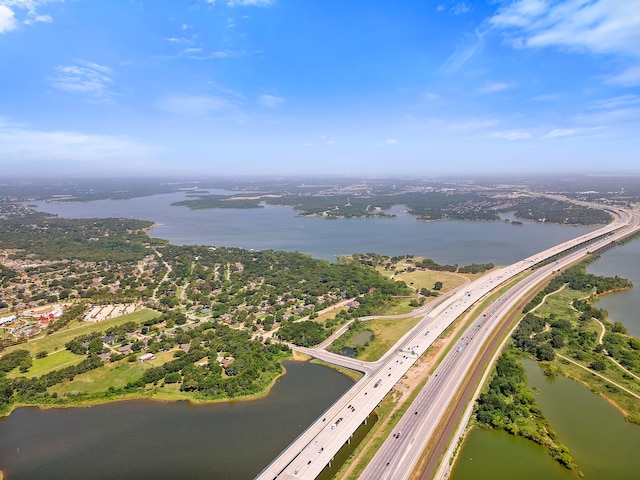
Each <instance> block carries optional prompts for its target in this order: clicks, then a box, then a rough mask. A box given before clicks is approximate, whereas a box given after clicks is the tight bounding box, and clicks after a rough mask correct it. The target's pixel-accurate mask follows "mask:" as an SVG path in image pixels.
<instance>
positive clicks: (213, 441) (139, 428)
mask: <svg viewBox="0 0 640 480" xmlns="http://www.w3.org/2000/svg"><path fill="white" fill-rule="evenodd" d="M285 367H286V369H287V374H286V375H285V376H284V377H281V378H280V379H279V380H278V382H277V383H276V385H275V386H274V388H273V389H272V391H271V393H270V394H269V396H268V397H266V398H263V399H260V400H254V401H250V402H227V403H219V404H213V405H190V404H189V403H187V402H174V403H159V402H151V401H126V402H117V403H112V404H108V405H100V406H96V407H90V408H67V409H52V410H39V409H37V408H20V409H18V410H16V411H14V412H13V413H12V414H11V415H9V416H8V417H4V418H0V469H1V470H2V471H3V472H4V473H5V479H6V480H33V479H39V480H45V479H47V480H58V479H59V480H63V479H64V480H73V479H79V480H80V479H83V480H84V479H87V478H90V479H95V480H101V479H105V480H107V479H114V478H122V479H127V478H130V479H136V480H139V479H140V480H144V479H153V480H158V479H189V480H191V479H195V480H197V479H203V480H204V479H207V480H212V479H213V480H216V479H220V480H236V479H237V480H246V479H250V478H253V477H255V476H256V475H257V474H258V472H260V470H262V469H263V468H264V467H265V466H266V465H267V464H268V463H269V462H270V461H271V460H272V459H273V458H274V457H275V456H276V455H277V454H278V453H280V451H282V450H283V449H284V448H285V447H286V446H287V445H288V444H289V443H290V442H291V441H292V440H293V439H294V438H295V437H296V436H297V435H299V434H300V433H301V432H302V431H303V430H304V429H305V428H306V427H307V426H308V425H309V424H310V423H311V422H312V421H313V420H315V419H316V418H317V417H318V416H319V415H320V414H321V413H322V412H323V411H324V410H326V409H327V408H328V407H329V406H330V405H331V404H332V403H333V402H334V401H335V400H336V399H337V398H338V397H340V396H341V395H342V394H343V393H344V392H345V391H346V390H347V388H349V387H350V386H351V385H352V384H353V382H352V381H351V380H350V379H349V378H348V377H346V376H345V375H343V374H341V373H338V372H336V371H335V370H332V369H330V368H327V367H324V366H321V365H316V364H310V363H299V362H286V363H285Z"/></svg>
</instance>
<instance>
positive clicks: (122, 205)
mask: <svg viewBox="0 0 640 480" xmlns="http://www.w3.org/2000/svg"><path fill="white" fill-rule="evenodd" d="M212 193H228V192H223V191H219V192H214V191H212ZM185 198H186V197H185V194H184V193H183V192H179V193H171V194H163V195H154V196H150V197H141V198H134V199H130V200H100V201H93V202H86V203H68V204H64V203H46V202H37V203H35V204H36V205H38V207H39V210H41V211H46V212H50V213H55V214H58V215H60V216H62V217H67V218H91V217H102V218H104V217H124V218H138V219H141V220H150V221H153V222H154V223H156V224H157V225H158V226H157V227H155V228H153V229H152V230H151V231H150V232H149V234H150V235H151V236H153V237H157V238H163V239H166V240H169V241H170V242H171V243H173V244H175V245H211V246H225V247H242V248H248V249H254V250H267V249H271V250H284V251H299V252H302V253H308V254H311V255H312V256H313V257H315V258H319V259H326V260H329V261H335V260H336V258H337V257H338V256H340V255H348V254H352V253H367V252H375V253H380V254H383V255H405V254H413V255H421V256H425V257H428V258H431V259H433V260H434V261H436V262H439V263H442V264H445V263H448V264H456V263H457V264H459V265H468V264H470V263H474V262H475V263H489V262H491V263H494V264H496V265H507V264H510V263H513V262H515V261H517V260H521V259H523V258H525V257H528V256H529V255H533V254H534V253H536V252H538V251H541V250H544V249H545V248H547V247H550V246H552V245H555V244H558V243H561V242H563V241H565V240H569V239H570V238H573V237H577V236H579V235H581V234H583V233H586V232H589V231H592V230H594V229H595V228H597V227H566V226H560V225H553V224H541V223H536V222H524V224H523V225H512V224H511V223H508V222H500V221H496V222H481V221H478V222H470V221H454V220H449V221H439V222H419V221H417V220H416V217H414V216H413V215H409V214H407V213H404V211H403V207H401V206H396V207H394V208H393V209H391V210H389V211H387V213H393V214H396V215H397V216H396V218H351V219H338V220H327V219H323V218H319V217H300V216H298V215H297V212H296V211H294V210H293V209H292V208H289V207H279V206H269V205H266V206H265V208H255V209H245V210H241V209H204V210H189V209H187V208H186V207H172V206H170V205H171V203H172V202H175V201H179V200H184V199H185ZM506 217H507V218H508V219H511V217H510V216H506Z"/></svg>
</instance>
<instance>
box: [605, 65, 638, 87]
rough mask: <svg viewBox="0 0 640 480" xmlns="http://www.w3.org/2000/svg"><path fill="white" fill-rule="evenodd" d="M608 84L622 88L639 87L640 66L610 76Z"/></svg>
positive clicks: (607, 79)
mask: <svg viewBox="0 0 640 480" xmlns="http://www.w3.org/2000/svg"><path fill="white" fill-rule="evenodd" d="M605 82H606V83H609V84H612V85H619V86H621V87H637V86H638V85H640V65H635V66H633V67H630V68H628V69H626V70H624V71H622V72H620V73H616V74H614V75H611V76H609V77H608V78H606V79H605Z"/></svg>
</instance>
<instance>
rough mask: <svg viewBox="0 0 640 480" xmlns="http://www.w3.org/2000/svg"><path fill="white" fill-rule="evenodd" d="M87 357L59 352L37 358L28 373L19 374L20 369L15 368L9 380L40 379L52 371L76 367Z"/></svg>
mask: <svg viewBox="0 0 640 480" xmlns="http://www.w3.org/2000/svg"><path fill="white" fill-rule="evenodd" d="M85 358H86V357H84V356H82V355H76V354H75V353H71V352H70V351H69V350H59V351H57V352H54V353H52V354H51V355H49V356H46V357H44V358H36V359H34V360H33V365H31V368H30V369H29V370H27V373H19V372H18V368H15V369H14V370H13V371H11V372H10V373H9V374H8V375H7V376H8V377H9V378H15V377H22V376H26V377H39V376H41V375H44V374H45V373H49V372H50V371H52V370H56V369H58V368H64V367H69V366H71V365H76V364H78V363H80V362H81V361H82V360H84V359H85Z"/></svg>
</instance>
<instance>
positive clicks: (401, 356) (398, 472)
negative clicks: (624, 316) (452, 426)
mask: <svg viewBox="0 0 640 480" xmlns="http://www.w3.org/2000/svg"><path fill="white" fill-rule="evenodd" d="M613 213H614V215H615V220H614V221H613V222H612V223H611V224H609V225H608V226H606V227H603V228H601V229H599V230H596V231H594V232H591V233H588V234H586V235H582V236H580V237H578V238H576V239H573V240H570V241H568V242H565V243H563V244H561V245H558V246H555V247H552V248H549V249H547V250H545V251H543V252H540V253H538V254H536V255H533V256H531V257H528V258H526V259H524V260H521V261H519V262H517V263H515V264H513V265H510V266H508V267H504V268H501V269H497V270H495V271H493V272H490V273H488V274H487V275H485V276H483V277H481V278H479V279H477V280H475V281H473V282H471V283H469V284H468V285H466V286H465V288H464V289H461V290H458V291H456V292H455V293H454V294H452V295H451V296H450V297H449V298H447V299H446V300H445V301H442V302H440V303H439V304H438V305H437V306H435V307H433V308H432V309H431V311H429V312H428V313H426V314H425V316H424V318H423V319H422V320H421V321H420V322H419V323H418V324H417V325H416V327H414V328H413V329H412V330H411V331H410V332H408V333H407V334H406V335H405V336H404V337H403V338H401V339H400V341H399V342H398V343H397V344H396V346H395V347H394V348H393V349H391V350H390V351H389V352H388V353H387V354H386V355H385V356H384V357H383V358H382V359H381V360H379V361H378V362H375V363H370V364H367V365H365V362H359V361H358V360H354V359H349V362H351V367H350V368H354V369H356V370H360V371H364V372H365V373H366V375H365V376H364V377H363V378H362V379H361V380H360V381H359V382H358V383H356V384H355V385H354V386H353V387H352V388H351V389H349V390H348V391H347V392H346V393H345V394H344V395H343V396H342V397H341V398H340V399H338V400H337V401H336V402H335V403H334V404H333V405H332V406H331V407H330V408H329V409H327V411H325V412H324V413H323V415H322V416H321V417H320V418H318V419H317V420H316V421H315V422H314V423H313V424H312V425H311V426H310V427H309V428H307V430H305V431H304V432H303V433H302V434H300V435H299V436H298V438H296V439H295V440H294V442H293V443H291V445H289V447H288V448H287V449H285V450H284V451H283V452H282V453H281V454H280V455H279V456H278V457H277V458H276V459H275V460H274V461H273V462H272V463H271V464H269V465H268V466H267V467H266V468H265V469H264V470H263V471H262V472H261V473H260V474H259V475H258V477H256V478H258V479H295V478H304V479H312V478H315V477H317V476H318V474H319V473H320V472H321V471H322V470H323V469H324V467H325V466H326V465H328V464H329V463H330V461H331V460H332V459H333V456H334V455H335V454H336V453H337V452H338V450H340V448H341V447H342V446H343V445H344V444H345V443H346V442H347V441H348V440H349V438H350V437H351V435H352V434H353V432H354V431H355V430H356V429H357V428H358V427H359V426H360V425H361V424H362V423H363V421H365V419H366V418H367V417H368V416H369V414H370V413H371V412H372V411H373V409H375V407H376V406H377V405H378V404H379V403H380V401H381V400H382V399H383V398H384V396H385V395H386V394H387V393H388V392H389V391H390V390H391V388H393V386H394V385H395V384H396V383H397V382H398V381H399V380H400V379H401V378H402V377H403V375H404V374H405V373H406V372H407V370H408V369H409V368H410V367H411V366H412V365H413V364H414V363H415V361H416V360H417V358H418V357H419V356H420V355H422V354H423V353H424V352H425V351H426V350H427V349H428V348H429V347H430V346H431V344H432V343H433V342H434V341H435V340H436V339H437V338H438V337H439V336H440V334H441V333H442V332H443V331H444V330H445V329H446V328H448V327H449V325H451V324H452V323H453V322H454V321H455V320H456V319H457V318H458V317H459V316H460V315H462V314H463V313H464V312H465V311H466V310H467V309H468V308H469V307H470V306H471V305H473V304H474V303H476V302H477V301H478V300H480V299H481V298H482V297H484V296H485V295H486V294H487V293H489V292H491V291H492V290H494V289H495V288H496V287H498V286H499V285H501V284H504V282H506V281H507V280H509V279H511V278H513V277H514V276H516V275H518V274H520V273H522V272H523V271H525V270H527V269H529V268H530V267H532V266H533V265H536V264H539V263H541V262H543V261H545V260H548V259H550V258H552V257H554V256H557V255H560V254H562V253H563V252H573V253H571V254H569V256H568V257H566V258H558V259H557V262H558V263H557V264H555V263H552V264H550V265H547V266H544V267H541V268H539V269H537V270H536V271H535V272H534V273H532V274H531V275H529V276H528V277H527V279H526V280H524V281H523V282H520V283H519V284H518V286H517V287H515V289H512V290H510V293H509V294H508V295H507V296H506V297H504V298H503V299H501V300H500V301H501V302H502V303H503V304H504V306H501V304H499V303H498V304H494V306H493V307H491V308H493V310H489V311H486V312H484V313H483V315H482V316H481V317H480V318H479V321H478V322H477V323H476V324H474V326H473V327H472V328H471V329H470V330H469V331H467V332H465V334H464V335H463V337H464V338H463V339H462V340H461V341H460V343H459V344H457V345H456V346H455V348H454V349H452V351H451V352H450V353H449V355H448V356H447V357H446V358H445V359H444V361H443V362H442V363H441V365H440V366H439V367H438V370H436V372H434V375H433V376H432V377H431V378H430V379H429V381H428V382H427V384H426V385H425V387H424V389H423V391H422V392H421V393H420V395H419V396H418V398H417V399H416V401H415V403H414V405H412V407H411V409H410V410H409V412H410V414H409V415H405V417H404V418H403V419H402V420H401V422H400V424H399V425H398V428H397V430H396V431H395V432H394V435H393V436H392V437H390V438H389V439H387V441H386V442H385V444H384V445H383V447H382V448H381V449H380V451H379V452H378V454H377V455H376V456H375V458H374V460H373V461H372V462H371V463H370V465H369V467H368V468H367V469H366V471H365V472H364V474H363V476H362V478H370V479H376V480H377V479H381V478H393V479H396V478H406V477H407V476H408V475H409V473H410V472H411V471H412V469H413V468H414V465H415V463H416V461H417V460H418V458H419V457H420V455H421V453H422V450H423V449H424V444H425V442H426V441H427V440H426V439H427V438H428V437H429V435H430V433H431V432H432V431H433V428H435V425H437V423H438V421H439V419H440V418H441V417H442V415H443V413H444V411H445V410H446V406H447V405H448V404H449V402H450V401H451V398H452V396H453V394H454V393H455V391H456V390H457V386H458V385H459V383H460V382H461V381H462V378H463V377H464V375H465V372H466V368H468V366H469V365H470V364H471V363H472V362H473V359H474V358H475V356H476V355H477V353H478V351H479V350H480V347H481V345H482V344H483V342H484V341H485V340H486V338H487V335H488V334H489V333H490V332H491V330H492V328H493V326H495V324H496V322H497V319H498V318H499V317H500V315H501V314H502V312H505V311H507V310H508V309H509V308H511V306H513V302H515V301H516V299H517V298H519V297H520V296H522V294H523V293H522V292H525V291H529V290H530V289H531V288H533V286H534V285H535V284H537V283H539V282H541V281H542V280H543V279H544V278H546V277H548V276H550V275H552V272H553V271H554V270H557V269H558V268H561V267H563V266H564V265H566V264H569V263H571V262H573V261H576V260H578V259H579V258H581V257H583V256H584V255H586V254H587V250H589V249H591V250H594V249H596V248H600V247H602V246H604V245H606V244H608V243H610V242H611V241H613V240H615V239H616V238H618V237H619V236H623V235H627V234H628V233H629V232H630V231H631V230H632V229H634V228H635V229H637V228H638V221H637V220H638V219H637V216H635V215H633V216H632V215H631V214H630V213H628V212H626V211H622V210H616V211H615V212H613ZM630 225H631V226H630ZM619 230H622V231H623V232H624V233H620V232H618V231H619ZM595 239H599V240H597V241H595V242H594V240H595ZM588 242H594V243H592V244H589V246H588V247H582V248H579V246H581V245H583V244H585V245H586V244H587V243H588ZM554 261H555V259H554ZM510 299H512V300H510ZM485 314H486V315H485ZM355 363H358V364H360V365H359V367H360V368H356V367H357V366H358V365H355ZM416 412H417V413H416Z"/></svg>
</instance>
